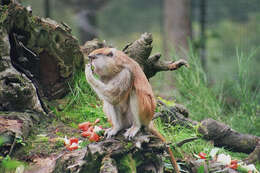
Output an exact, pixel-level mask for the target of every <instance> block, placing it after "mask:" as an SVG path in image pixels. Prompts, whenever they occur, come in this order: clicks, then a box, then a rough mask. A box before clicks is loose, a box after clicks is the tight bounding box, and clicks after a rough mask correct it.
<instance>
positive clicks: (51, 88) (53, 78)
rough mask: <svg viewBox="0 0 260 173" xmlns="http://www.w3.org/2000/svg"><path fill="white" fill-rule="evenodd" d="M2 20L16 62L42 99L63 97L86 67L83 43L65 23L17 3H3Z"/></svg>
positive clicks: (15, 64)
mask: <svg viewBox="0 0 260 173" xmlns="http://www.w3.org/2000/svg"><path fill="white" fill-rule="evenodd" d="M0 10H1V11H0V14H1V20H0V23H1V25H2V26H4V29H6V31H7V33H8V35H9V42H10V45H11V55H10V56H11V59H12V62H13V65H14V66H15V67H16V68H17V69H18V70H19V71H21V72H23V73H24V74H26V75H27V77H28V78H30V79H31V80H32V81H33V83H34V85H35V86H36V88H37V89H38V91H39V95H40V96H41V98H46V99H48V100H51V99H56V98H61V97H62V96H64V95H65V94H66V93H67V92H68V91H69V84H68V82H69V81H70V79H71V78H72V77H73V73H75V71H76V70H77V69H82V68H83V55H82V53H81V51H80V47H79V43H78V40H77V39H76V38H74V37H73V36H72V35H71V29H70V28H69V27H68V26H67V25H66V24H65V23H57V22H56V21H53V20H51V19H48V18H47V19H44V18H40V17H36V16H33V15H32V12H31V9H28V8H25V7H23V6H21V5H19V4H16V3H10V4H9V5H8V6H7V5H5V6H1V9H0Z"/></svg>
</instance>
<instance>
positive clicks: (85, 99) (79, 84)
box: [55, 72, 107, 128]
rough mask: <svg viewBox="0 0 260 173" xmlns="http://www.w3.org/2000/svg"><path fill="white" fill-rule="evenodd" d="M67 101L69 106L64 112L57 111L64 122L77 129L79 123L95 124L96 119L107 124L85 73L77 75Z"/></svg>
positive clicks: (99, 102)
mask: <svg viewBox="0 0 260 173" xmlns="http://www.w3.org/2000/svg"><path fill="white" fill-rule="evenodd" d="M66 100H67V104H66V105H65V108H64V109H63V110H62V111H58V110H57V109H56V110H55V113H56V114H57V116H58V117H59V119H60V120H62V121H63V122H65V123H70V124H71V125H72V126H73V127H75V128H77V125H78V123H81V122H84V121H91V122H94V121H95V120H96V118H100V119H101V124H106V122H107V120H106V118H105V116H104V113H103V111H102V105H101V101H100V100H98V98H97V96H96V94H95V93H94V91H93V90H92V89H91V88H90V86H89V84H88V83H87V81H86V78H85V74H84V73H83V72H79V73H78V74H76V75H75V79H74V81H73V83H71V92H70V94H69V95H68V96H67V97H66Z"/></svg>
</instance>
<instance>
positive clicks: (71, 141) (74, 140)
mask: <svg viewBox="0 0 260 173" xmlns="http://www.w3.org/2000/svg"><path fill="white" fill-rule="evenodd" d="M73 143H76V144H78V143H79V140H78V138H70V145H71V144H73Z"/></svg>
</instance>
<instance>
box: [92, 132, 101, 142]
mask: <svg viewBox="0 0 260 173" xmlns="http://www.w3.org/2000/svg"><path fill="white" fill-rule="evenodd" d="M99 138H100V137H99V136H98V134H96V133H95V132H93V133H92V134H91V136H90V137H89V141H90V142H97V141H99Z"/></svg>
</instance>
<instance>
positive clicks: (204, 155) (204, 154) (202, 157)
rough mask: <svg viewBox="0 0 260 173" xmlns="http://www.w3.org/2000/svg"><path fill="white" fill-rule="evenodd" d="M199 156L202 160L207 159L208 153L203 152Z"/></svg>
mask: <svg viewBox="0 0 260 173" xmlns="http://www.w3.org/2000/svg"><path fill="white" fill-rule="evenodd" d="M198 156H199V157H200V158H201V159H206V157H207V154H206V153H203V152H200V153H199V155H198Z"/></svg>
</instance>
